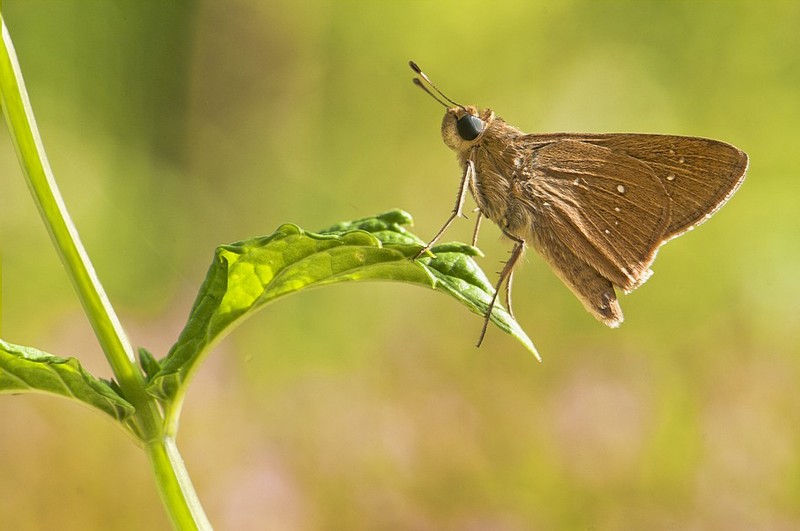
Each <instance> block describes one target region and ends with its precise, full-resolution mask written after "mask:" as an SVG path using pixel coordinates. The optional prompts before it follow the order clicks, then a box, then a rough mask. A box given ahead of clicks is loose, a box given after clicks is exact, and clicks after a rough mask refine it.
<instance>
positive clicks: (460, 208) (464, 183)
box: [414, 158, 475, 260]
mask: <svg viewBox="0 0 800 531" xmlns="http://www.w3.org/2000/svg"><path fill="white" fill-rule="evenodd" d="M474 180H475V163H474V162H472V159H471V158H470V160H468V161H467V167H466V169H465V170H464V176H463V177H461V184H460V185H459V186H458V197H457V198H456V206H455V207H454V208H453V213H452V214H450V217H449V218H447V221H445V223H444V225H443V226H442V228H441V229H439V232H437V233H436V236H434V237H433V239H432V240H431V241H429V242H428V245H426V246H425V247H423V248H422V249H421V250H420V251H419V252H418V253H417V255H416V256H415V257H414V260H416V259H417V258H419V257H420V256H422V255H423V254H425V253H427V252H428V251H430V250H431V247H433V246H434V245H435V244H436V242H438V241H439V238H441V237H442V235H443V234H444V233H445V231H446V230H447V229H448V228H450V225H452V224H453V221H455V219H456V218H460V217H466V216H464V201H466V199H467V190H468V189H470V188H471V187H472V186H473V185H472V183H473V181H474Z"/></svg>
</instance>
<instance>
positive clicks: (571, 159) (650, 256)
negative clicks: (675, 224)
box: [524, 137, 670, 291]
mask: <svg viewBox="0 0 800 531" xmlns="http://www.w3.org/2000/svg"><path fill="white" fill-rule="evenodd" d="M527 138H528V141H531V138H530V137H527ZM535 139H536V137H534V140H535ZM532 147H533V149H529V150H527V152H528V153H531V159H530V162H529V163H528V165H527V167H528V169H529V170H528V171H529V176H527V177H528V178H526V179H525V181H524V184H525V187H526V192H527V193H526V194H524V195H525V197H526V200H527V201H529V203H530V204H529V205H528V206H529V207H530V208H531V210H532V211H533V212H534V216H535V217H534V220H533V226H532V227H530V228H529V231H530V234H528V236H532V237H533V239H534V241H536V240H539V244H540V245H539V246H546V245H547V244H548V243H550V242H549V241H546V240H553V239H555V240H558V241H560V242H563V243H564V244H565V245H566V246H567V247H568V248H569V249H570V250H571V252H572V253H573V254H574V255H575V256H576V257H577V258H578V259H580V260H581V261H583V262H584V263H586V264H587V265H589V266H590V267H591V268H593V269H594V270H596V271H597V272H598V273H600V274H601V275H602V276H603V277H604V278H606V279H608V280H609V281H611V283H613V284H614V285H617V286H619V287H621V288H623V289H625V290H626V291H630V290H633V289H635V288H636V287H638V286H639V285H641V284H642V283H643V282H644V281H645V280H647V278H648V277H649V276H650V270H649V266H650V264H651V263H652V262H653V260H654V259H655V254H656V251H657V250H658V247H659V245H661V243H662V242H663V239H664V234H665V231H666V230H667V227H668V226H669V223H670V201H669V197H668V195H667V192H666V190H665V188H664V186H663V184H662V183H661V181H660V180H659V178H658V177H657V176H656V174H655V173H654V172H653V171H652V169H651V168H650V167H649V166H648V165H647V164H645V163H644V162H641V161H639V160H638V159H636V158H634V157H631V156H629V155H625V154H621V153H617V152H615V151H612V150H611V149H609V148H607V147H604V146H598V145H595V144H591V143H587V142H582V141H576V140H557V141H555V142H547V143H541V144H539V145H536V146H532ZM550 232H552V236H550V235H548V233H550ZM543 235H546V238H545V239H543ZM558 267H559V266H558V265H557V268H558ZM561 267H563V266H561Z"/></svg>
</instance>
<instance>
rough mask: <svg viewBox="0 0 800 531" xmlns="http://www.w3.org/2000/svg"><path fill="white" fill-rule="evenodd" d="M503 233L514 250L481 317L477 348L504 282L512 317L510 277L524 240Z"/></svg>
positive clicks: (523, 245)
mask: <svg viewBox="0 0 800 531" xmlns="http://www.w3.org/2000/svg"><path fill="white" fill-rule="evenodd" d="M503 233H504V234H505V235H506V236H507V237H508V238H509V239H510V240H511V241H513V242H514V248H513V249H512V250H511V256H509V257H508V260H507V261H506V264H505V266H503V270H502V271H500V278H499V279H498V280H497V284H496V285H495V287H494V295H493V296H492V300H491V301H490V302H489V307H488V308H487V309H486V315H484V317H483V328H482V329H481V335H480V337H479V338H478V344H477V345H476V346H478V347H480V346H481V343H483V338H484V337H486V330H487V329H488V328H489V320H490V318H491V316H492V310H494V305H495V303H496V302H497V294H498V293H500V288H501V287H503V282H506V281H508V282H506V303H507V304H508V313H509V314H510V315H511V316H512V317H513V316H514V314H513V313H512V310H511V280H512V278H511V277H512V276H513V273H514V267H516V265H517V262H519V259H520V258H522V252H523V251H524V250H525V240H523V239H522V238H520V237H519V236H515V235H513V234H510V233H508V232H506V231H503Z"/></svg>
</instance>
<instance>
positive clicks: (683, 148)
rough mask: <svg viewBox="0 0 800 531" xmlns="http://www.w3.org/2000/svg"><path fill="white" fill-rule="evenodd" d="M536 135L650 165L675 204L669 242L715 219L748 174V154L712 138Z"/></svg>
mask: <svg viewBox="0 0 800 531" xmlns="http://www.w3.org/2000/svg"><path fill="white" fill-rule="evenodd" d="M533 136H539V137H543V138H546V137H550V138H554V137H555V138H569V139H574V140H580V141H582V142H589V143H592V144H595V145H598V146H603V147H606V148H608V149H610V150H612V151H614V152H616V153H620V154H626V155H629V156H631V157H634V158H636V159H637V160H639V161H641V162H643V163H645V164H647V165H648V166H649V167H650V168H651V169H652V171H653V173H654V174H655V175H656V176H658V178H659V180H660V181H661V182H662V184H663V185H664V187H665V189H666V191H667V194H668V195H669V197H670V199H671V204H670V223H669V225H668V227H667V229H666V231H665V233H664V240H665V241H666V240H669V239H671V238H674V237H676V236H679V235H681V234H683V233H684V232H686V231H687V230H689V229H691V228H692V227H694V226H696V225H698V224H700V223H702V222H703V221H705V220H706V219H708V218H709V217H710V216H711V215H712V214H714V212H716V211H717V210H718V209H719V208H720V207H721V206H722V205H723V204H725V202H726V201H727V200H728V199H729V198H730V197H731V195H733V193H734V192H735V191H736V189H737V188H738V187H739V185H740V184H741V183H742V181H743V180H744V175H745V172H746V170H747V162H748V161H747V155H746V154H745V153H744V152H743V151H741V150H739V149H737V148H736V147H734V146H732V145H730V144H727V143H725V142H720V141H718V140H711V139H708V138H698V137H687V136H672V135H645V134H626V133H610V134H572V133H560V134H557V135H533Z"/></svg>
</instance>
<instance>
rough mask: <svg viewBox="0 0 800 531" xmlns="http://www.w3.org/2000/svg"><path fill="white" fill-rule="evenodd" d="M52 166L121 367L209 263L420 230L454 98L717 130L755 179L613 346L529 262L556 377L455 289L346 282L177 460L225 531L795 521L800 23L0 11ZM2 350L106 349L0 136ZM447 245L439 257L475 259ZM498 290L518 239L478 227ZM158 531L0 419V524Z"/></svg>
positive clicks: (524, 301) (127, 491)
mask: <svg viewBox="0 0 800 531" xmlns="http://www.w3.org/2000/svg"><path fill="white" fill-rule="evenodd" d="M3 15H4V18H5V20H6V24H7V25H8V27H9V31H10V32H11V35H12V37H13V39H14V42H15V45H16V48H17V52H18V54H19V58H20V62H21V65H22V69H23V72H24V74H25V76H26V81H27V86H28V90H29V93H30V96H31V99H32V102H33V106H34V109H35V111H36V115H37V119H38V122H39V126H40V128H41V131H42V135H43V137H44V142H45V145H46V147H47V150H48V154H49V158H50V161H51V163H52V166H53V168H54V171H55V173H56V177H57V179H58V182H59V184H60V186H61V188H62V191H63V194H64V196H65V199H66V201H67V204H68V206H69V208H70V211H71V213H72V215H73V217H74V219H75V222H76V224H77V226H78V228H79V230H80V231H81V234H82V237H83V240H84V243H85V244H86V246H87V248H88V250H89V252H90V254H91V256H92V257H93V260H94V263H95V266H96V268H97V270H98V272H99V274H100V277H101V278H102V279H103V281H104V283H105V286H106V289H107V290H108V292H109V296H110V297H111V299H112V301H113V303H114V304H115V306H116V308H117V310H118V311H119V313H120V315H121V317H122V319H123V322H124V324H125V326H126V328H127V330H128V332H129V334H130V336H131V339H132V341H133V342H134V344H136V345H141V346H145V347H147V348H149V349H151V350H152V351H153V352H155V353H157V354H158V355H159V356H160V355H162V354H163V353H165V352H166V351H167V349H168V348H169V346H170V345H171V344H172V342H173V341H174V340H175V338H176V337H177V334H178V332H179V331H180V329H181V327H182V324H183V321H184V319H185V318H186V316H187V314H188V311H189V308H190V306H191V303H192V301H193V298H194V295H195V292H196V290H197V288H198V286H199V285H200V283H201V281H202V278H203V275H204V273H205V270H206V268H207V267H208V264H209V262H210V260H211V258H212V253H213V250H214V248H215V246H217V245H219V244H222V243H227V242H231V241H234V240H239V239H242V238H246V237H250V236H256V235H262V234H268V233H271V232H272V231H273V230H274V229H275V228H276V227H277V226H279V225H280V224H281V223H284V222H295V223H297V224H299V225H301V226H302V227H305V228H307V229H312V230H313V229H319V228H323V227H326V226H328V225H330V224H332V223H334V222H337V221H341V220H347V219H355V218H359V217H363V216H366V215H370V214H375V213H378V212H382V211H384V210H387V209H389V208H394V207H399V208H404V209H406V210H408V211H410V212H411V213H412V214H413V215H414V216H415V220H416V228H415V231H416V232H417V233H418V234H419V235H420V236H421V237H423V238H428V237H430V236H432V235H433V234H434V233H435V231H436V230H438V228H439V227H440V225H441V223H442V222H443V221H444V219H445V218H446V216H447V215H448V213H449V211H450V209H451V208H452V204H453V201H454V199H455V192H456V188H457V183H458V178H459V170H458V167H457V163H456V161H455V157H454V155H453V154H452V153H451V152H450V151H449V150H448V149H447V148H446V147H445V146H444V145H443V144H442V142H441V139H440V136H439V124H440V120H441V116H442V109H441V107H439V106H437V105H436V104H435V103H434V102H433V101H432V100H430V98H428V97H427V96H425V95H424V94H423V93H422V92H421V91H419V90H418V89H416V88H414V87H413V86H412V84H411V81H410V80H411V77H412V73H411V71H410V70H409V69H408V66H407V61H408V60H409V59H414V60H416V61H417V62H419V63H420V65H421V66H422V67H423V68H424V69H425V70H426V71H427V73H428V74H429V75H430V76H431V77H432V78H433V79H434V81H435V82H436V83H438V85H439V86H440V88H442V89H443V90H445V91H446V92H447V93H448V95H449V96H451V97H452V98H454V99H456V100H458V101H460V102H463V103H465V104H476V105H478V106H481V107H492V108H493V109H494V110H495V111H496V112H497V113H498V114H499V115H500V116H502V117H504V118H505V119H506V120H508V121H509V122H510V123H512V124H514V125H517V126H518V127H520V128H522V129H524V130H526V131H530V132H550V131H565V130H566V131H583V132H605V131H632V132H652V133H655V132H658V133H670V134H683V135H697V136H707V137H712V138H718V139H721V140H725V141H728V142H731V143H733V144H735V145H737V146H738V147H740V148H742V149H744V150H745V151H746V152H747V153H748V154H749V155H750V157H751V166H750V171H749V174H748V177H747V180H746V181H745V183H744V185H743V187H742V188H741V189H740V191H739V192H738V194H737V195H736V196H735V197H734V198H733V199H732V200H731V201H730V203H729V204H728V205H727V206H726V207H725V208H723V209H722V211H720V213H719V214H718V215H716V216H715V218H714V219H713V220H712V221H711V222H709V223H708V224H706V225H703V226H702V227H701V228H700V229H698V230H696V231H693V232H691V233H689V234H687V235H685V236H684V237H682V238H680V239H679V240H677V241H675V242H671V243H669V244H668V245H667V246H666V247H664V248H663V249H662V250H661V253H660V254H659V258H658V259H657V260H656V262H655V265H654V270H655V272H656V274H655V275H654V277H653V278H652V279H651V280H650V281H649V282H648V283H647V284H646V285H645V286H644V287H642V288H641V289H640V290H638V291H636V292H635V293H634V294H632V295H629V296H623V297H622V301H621V302H622V306H623V309H624V311H625V315H626V317H627V321H626V322H625V324H624V325H623V326H622V327H621V328H620V329H618V330H609V329H606V328H605V327H604V326H602V325H601V324H600V323H598V322H597V321H595V320H594V318H592V317H591V316H590V315H588V314H587V313H586V312H585V311H584V310H583V308H582V306H581V304H580V303H579V302H578V301H577V300H576V299H575V298H574V297H573V296H572V294H571V293H570V292H569V291H568V290H567V289H566V288H565V287H564V286H563V285H561V284H560V282H559V281H558V280H557V279H556V277H555V276H554V275H553V274H552V273H551V272H550V271H549V270H548V269H547V267H546V265H545V264H544V263H543V261H541V260H540V259H539V258H538V257H537V256H535V254H534V253H530V254H529V255H528V257H527V259H526V263H525V265H524V266H523V268H522V269H521V270H520V271H519V272H518V274H517V276H516V282H515V286H514V287H515V309H516V312H517V315H518V318H519V320H520V322H521V323H522V325H523V326H524V327H525V328H526V330H527V332H528V333H529V334H530V336H531V337H532V339H533V340H534V342H535V343H536V345H537V346H538V348H539V350H540V351H541V353H542V355H543V357H544V363H543V364H539V363H536V362H535V361H534V359H533V358H532V357H531V356H530V354H529V353H528V352H526V351H525V350H524V349H523V348H522V347H521V346H519V345H518V344H517V343H515V342H514V341H513V340H512V339H510V338H509V337H506V336H505V335H504V334H502V333H501V332H499V331H497V330H496V329H492V330H490V332H489V335H488V337H487V339H486V341H485V344H484V346H483V347H482V348H481V349H479V350H476V349H475V348H474V347H473V345H474V342H475V340H476V339H477V336H478V333H479V331H480V326H481V319H480V317H478V316H476V315H473V314H470V313H468V312H467V311H466V310H464V309H463V308H462V307H461V306H459V305H458V304H457V303H456V302H454V301H453V300H451V299H450V298H448V297H446V296H441V295H439V294H437V293H433V292H429V291H424V290H420V289H416V288H412V287H409V286H403V285H395V284H362V285H338V286H334V287H330V288H326V289H321V290H317V291H312V292H309V293H303V294H301V295H298V296H295V297H290V298H288V299H285V300H281V301H280V302H278V303H276V304H275V305H272V306H270V307H268V308H267V309H266V310H264V311H263V312H262V313H260V314H259V315H258V316H257V317H255V318H253V319H251V320H250V321H248V322H247V323H246V324H245V325H243V326H242V327H240V328H238V329H237V330H236V331H235V332H234V333H233V334H232V335H231V336H230V337H229V338H228V339H227V340H226V341H225V342H223V344H222V345H221V346H220V347H218V349H217V351H215V352H214V353H212V355H211V356H210V357H209V358H208V360H207V362H206V363H205V365H204V366H203V368H202V369H201V371H200V373H199V375H198V377H197V379H196V380H195V381H194V382H193V385H192V386H191V387H190V392H189V396H188V398H187V404H186V406H185V408H184V415H183V423H182V426H181V428H182V429H181V432H180V436H179V444H180V446H181V449H182V451H183V455H184V458H185V459H186V461H187V465H188V468H189V470H190V472H191V473H192V476H193V479H194V482H195V485H196V487H197V488H198V491H199V494H200V496H201V498H202V500H203V501H204V504H205V507H206V510H207V512H208V514H209V517H210V518H211V520H212V522H214V524H215V525H216V526H217V528H219V529H288V530H294V529H298V530H305V529H418V530H428V529H431V530H433V529H466V530H479V529H481V530H482V529H494V530H522V529H588V528H592V529H667V528H669V529H729V530H730V529H797V528H798V527H800V451H798V450H800V422H799V421H800V392H798V385H797V381H798V376H800V358H798V354H800V349H798V337H800V289H798V281H797V279H796V269H795V268H796V267H797V263H798V261H799V260H798V259H799V258H800V256H798V255H800V247H799V246H798V237H800V209H798V208H797V206H796V202H797V197H798V194H797V192H798V182H799V181H798V177H799V173H800V171H799V170H800V163H798V161H797V158H798V145H800V133H798V126H799V124H800V32H798V28H799V27H800V2H794V1H793V2H643V1H635V2H634V1H632V2H583V1H570V2H543V1H537V2H526V1H520V2H503V1H494V2H463V1H459V2H451V1H440V2H422V1H419V2H378V1H376V2H368V1H360V2H323V1H315V2H293V1H288V0H286V1H270V2H260V1H256V0H249V1H245V0H234V1H227V2H212V1H195V2H153V1H151V2H141V1H131V0H127V1H114V2H99V1H95V0H84V1H71V2H66V1H58V0H54V1H40V0H24V1H23V0H17V1H15V0H5V1H4V2H3ZM0 172H2V173H1V174H0V204H1V206H0V245H2V251H1V252H2V271H3V279H2V280H3V285H2V296H3V300H2V337H3V338H4V339H5V340H7V341H11V342H14V343H18V344H27V345H32V346H35V347H38V348H41V349H43V350H47V351H49V352H52V353H54V354H58V355H63V356H77V357H79V358H80V359H81V360H82V361H83V363H84V364H85V365H86V366H87V367H88V368H89V369H90V370H91V371H92V372H94V374H97V375H100V376H104V377H109V376H110V372H109V369H108V368H107V367H106V365H105V362H104V359H103V357H102V354H101V353H100V351H99V348H98V347H97V345H96V343H95V340H94V337H93V335H92V332H91V330H90V328H89V326H88V324H87V323H86V320H85V318H84V317H83V315H82V311H81V309H80V306H79V303H78V301H77V298H76V296H75V295H74V293H73V291H72V287H71V285H70V284H69V282H68V281H67V279H66V276H65V274H64V272H63V269H62V267H61V265H60V263H59V261H58V259H57V256H56V254H55V252H54V251H53V249H52V246H51V244H50V242H49V239H48V237H47V234H46V232H45V230H44V228H43V225H42V223H41V221H40V219H39V217H38V214H37V212H36V210H35V207H34V205H33V202H32V200H31V199H30V197H29V193H28V191H27V189H26V187H25V184H24V181H23V178H22V176H21V172H20V170H19V166H18V164H17V161H16V157H15V155H14V153H13V151H12V147H11V144H10V140H9V137H8V133H7V132H6V129H5V127H4V128H2V132H0ZM471 229H472V225H471V223H469V222H460V223H458V224H457V225H456V227H455V228H454V229H452V231H451V232H449V233H448V235H447V239H460V240H465V241H466V240H467V239H468V238H469V235H470V233H471ZM480 244H481V247H482V249H483V250H484V252H485V253H486V258H484V259H482V260H481V264H482V266H483V267H484V268H485V269H486V270H487V272H493V271H496V270H497V269H498V264H499V261H500V260H501V259H503V258H505V257H506V256H507V254H506V252H507V249H508V248H509V245H508V244H507V243H504V242H503V241H502V240H501V239H500V237H499V233H498V231H497V230H496V228H494V227H493V226H491V225H490V224H486V225H485V226H484V229H483V232H482V237H481V241H480ZM52 528H59V529H130V530H139V529H166V528H168V522H167V519H166V517H165V515H164V512H163V509H162V508H161V506H160V503H159V500H158V495H157V492H156V489H155V485H154V482H153V480H152V478H151V477H150V471H149V468H148V464H147V462H146V459H145V457H144V455H143V454H142V453H141V452H140V451H139V449H138V448H136V447H135V446H134V445H133V444H132V442H131V441H130V440H129V439H128V438H127V437H126V436H125V435H124V434H123V432H122V431H121V430H119V429H118V428H117V427H116V426H114V425H113V424H112V423H110V422H108V421H107V420H106V419H105V418H103V417H101V416H100V415H97V414H95V413H94V412H93V411H90V410H88V409H84V408H81V407H79V406H76V405H73V404H71V403H68V402H67V401H63V400H60V399H58V398H54V397H47V396H30V395H23V396H2V397H0V529H17V530H20V529H21V530H25V529H52Z"/></svg>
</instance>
